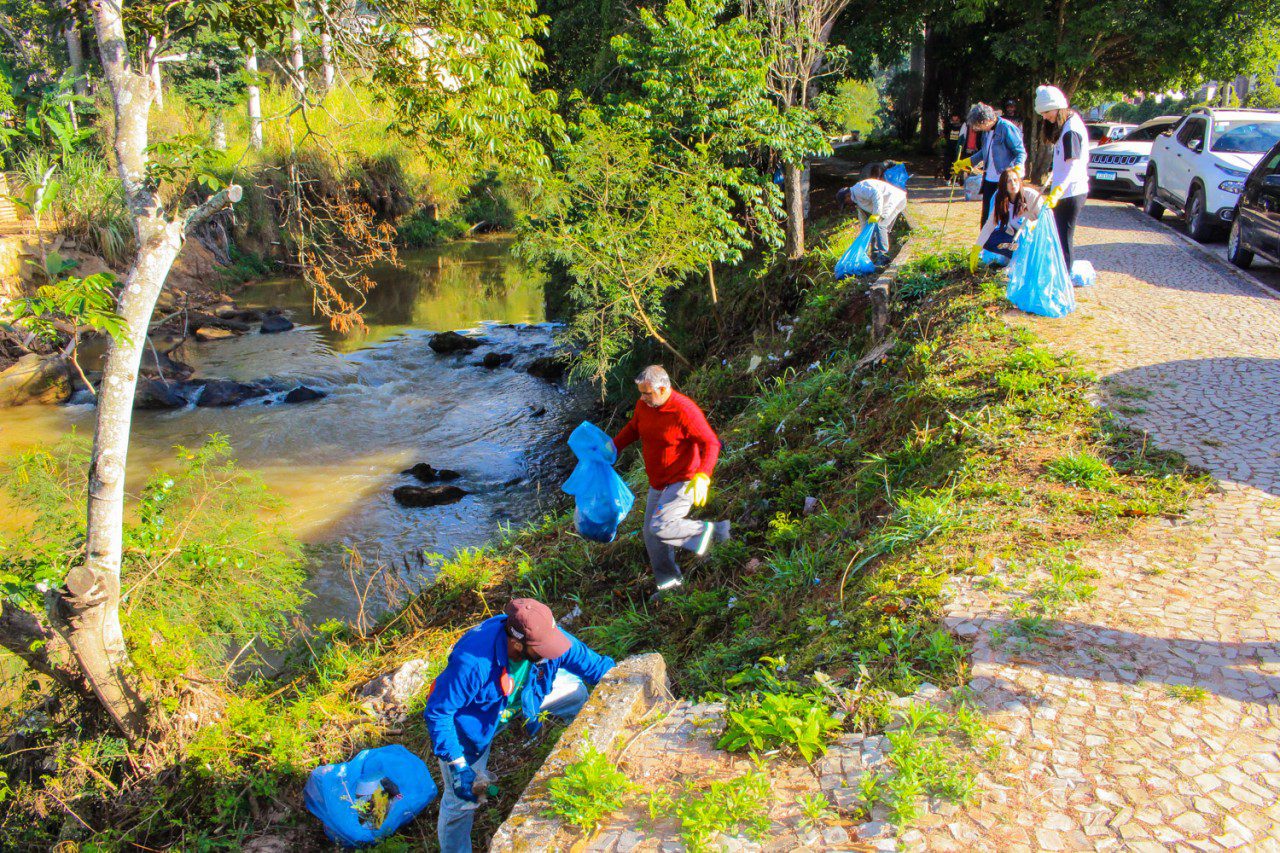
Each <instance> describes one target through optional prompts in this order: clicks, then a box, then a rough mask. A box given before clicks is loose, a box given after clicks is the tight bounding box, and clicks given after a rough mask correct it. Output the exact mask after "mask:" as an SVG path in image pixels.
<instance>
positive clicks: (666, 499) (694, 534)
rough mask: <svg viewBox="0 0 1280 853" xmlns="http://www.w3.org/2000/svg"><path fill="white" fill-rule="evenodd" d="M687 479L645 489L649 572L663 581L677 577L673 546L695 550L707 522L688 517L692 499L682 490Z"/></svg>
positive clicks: (645, 523) (645, 542)
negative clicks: (646, 494)
mask: <svg viewBox="0 0 1280 853" xmlns="http://www.w3.org/2000/svg"><path fill="white" fill-rule="evenodd" d="M687 485H688V481H687V480H686V481H684V482H680V483H672V484H671V485H670V486H667V487H666V488H665V489H662V490H661V491H659V490H658V489H653V488H651V489H649V496H648V498H646V499H645V502H644V547H645V549H646V550H647V551H648V552H649V565H651V566H653V575H654V577H655V578H656V579H657V581H658V583H659V584H661V583H662V582H663V581H667V580H671V579H676V580H678V579H679V578H680V566H678V565H677V564H676V548H684V549H685V550H686V551H694V550H697V547H698V543H699V542H700V541H701V540H702V537H703V536H705V535H706V532H707V527H708V525H709V522H706V521H694V520H693V519H691V518H689V517H688V516H689V512H690V511H691V510H692V509H693V498H692V497H690V496H689V495H686V494H685V493H684V488H685V486H687Z"/></svg>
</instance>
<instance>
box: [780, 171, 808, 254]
mask: <svg viewBox="0 0 1280 853" xmlns="http://www.w3.org/2000/svg"><path fill="white" fill-rule="evenodd" d="M803 176H804V166H803V164H800V163H784V164H783V166H782V195H783V203H784V204H785V206H786V214H787V245H786V251H787V258H788V260H793V261H796V260H799V259H800V258H803V257H804V187H803V186H801V179H802V178H803Z"/></svg>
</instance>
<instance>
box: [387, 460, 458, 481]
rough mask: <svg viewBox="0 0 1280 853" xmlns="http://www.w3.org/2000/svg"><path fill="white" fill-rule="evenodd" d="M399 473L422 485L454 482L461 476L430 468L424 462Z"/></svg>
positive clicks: (443, 469)
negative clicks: (441, 481)
mask: <svg viewBox="0 0 1280 853" xmlns="http://www.w3.org/2000/svg"><path fill="white" fill-rule="evenodd" d="M400 473H401V474H408V475H409V476H411V477H414V478H416V479H418V480H420V481H422V482H423V483H435V482H438V481H440V480H446V481H447V480H456V479H458V478H459V477H461V476H462V475H461V474H459V473H458V472H457V471H450V470H449V469H448V468H432V467H431V466H430V465H428V464H427V463H426V462H419V463H418V464H417V465H414V466H413V467H412V468H406V469H404V470H403V471H401V472H400Z"/></svg>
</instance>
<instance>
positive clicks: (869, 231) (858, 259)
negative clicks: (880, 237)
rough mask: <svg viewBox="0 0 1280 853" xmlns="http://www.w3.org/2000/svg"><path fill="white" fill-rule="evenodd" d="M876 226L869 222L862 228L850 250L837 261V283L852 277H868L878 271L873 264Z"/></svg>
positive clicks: (846, 250)
mask: <svg viewBox="0 0 1280 853" xmlns="http://www.w3.org/2000/svg"><path fill="white" fill-rule="evenodd" d="M875 230H876V224H875V223H874V222H868V223H867V224H866V225H863V226H862V230H861V231H859V232H858V236H857V237H854V238H853V242H852V243H850V244H849V248H847V249H845V250H844V254H843V255H841V256H840V260H838V261H836V281H839V280H840V279H842V278H845V277H846V276H851V275H866V274H867V273H869V272H875V271H876V265H875V264H873V263H871V255H870V249H871V238H872V236H874V235H875Z"/></svg>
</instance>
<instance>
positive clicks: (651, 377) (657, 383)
mask: <svg viewBox="0 0 1280 853" xmlns="http://www.w3.org/2000/svg"><path fill="white" fill-rule="evenodd" d="M641 383H644V384H645V385H648V386H650V387H652V388H670V387H671V376H670V375H668V373H667V371H666V369H665V368H664V367H663V366H662V365H660V364H651V365H649V366H648V367H646V368H645V369H644V370H642V371H640V375H639V376H637V377H636V384H637V385H639V384H641Z"/></svg>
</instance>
